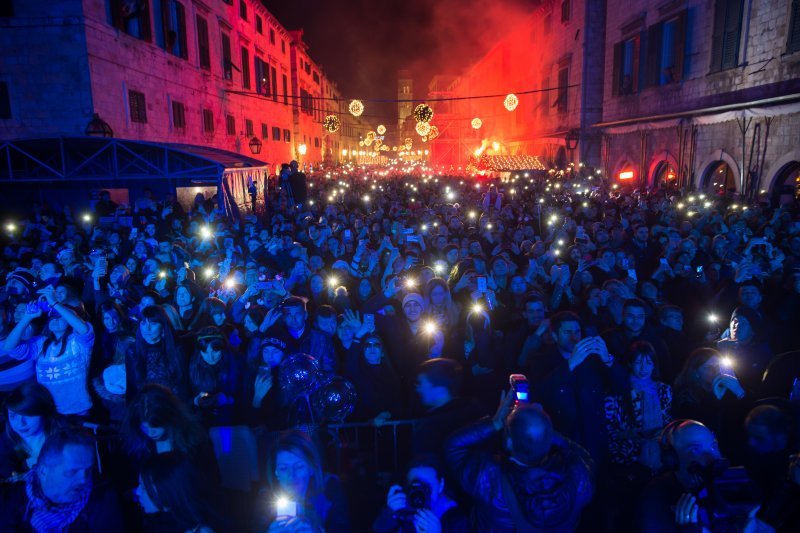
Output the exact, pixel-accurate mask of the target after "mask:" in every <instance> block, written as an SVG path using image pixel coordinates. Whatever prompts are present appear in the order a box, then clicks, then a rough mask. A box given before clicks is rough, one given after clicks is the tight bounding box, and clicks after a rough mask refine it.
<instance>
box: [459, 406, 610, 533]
mask: <svg viewBox="0 0 800 533" xmlns="http://www.w3.org/2000/svg"><path fill="white" fill-rule="evenodd" d="M514 398H515V396H514V395H513V394H507V395H506V396H505V398H503V400H502V401H501V403H500V407H499V408H498V409H497V413H496V414H495V415H494V417H493V418H492V419H484V420H482V421H480V422H478V423H476V424H475V425H472V426H469V427H467V428H464V429H462V430H461V431H459V432H457V433H456V434H454V435H453V436H452V437H451V438H450V439H449V440H448V442H447V445H446V446H445V453H446V456H447V461H448V463H449V465H450V467H451V469H452V470H453V472H455V473H456V474H457V476H458V479H459V481H460V482H461V485H462V487H463V488H464V490H465V491H467V493H468V494H470V495H471V496H472V498H473V504H474V517H475V526H476V530H477V531H481V532H483V531H487V532H488V531H491V532H493V533H496V532H509V533H510V532H515V531H519V532H532V531H572V530H574V529H575V528H576V527H577V525H578V521H579V520H580V515H581V510H582V509H583V507H584V506H585V505H586V504H587V503H588V502H589V500H590V499H591V497H592V493H593V490H594V488H593V480H592V461H591V458H590V457H589V454H588V453H587V452H586V450H584V449H583V448H581V447H580V446H578V445H577V444H575V443H574V442H572V441H569V440H567V439H566V438H564V437H562V436H561V435H559V434H558V433H556V432H555V431H554V430H553V425H552V423H551V422H550V417H549V416H547V413H545V412H544V410H543V409H542V408H541V407H539V406H535V405H523V406H520V407H517V408H516V409H514V410H513V412H511V411H512V409H513V407H514ZM509 413H511V414H509ZM501 429H503V430H504V432H503V440H504V445H505V448H506V451H507V453H506V454H504V455H502V456H499V457H497V456H491V455H490V454H489V453H488V452H486V451H484V445H485V444H486V443H487V441H489V440H490V439H492V438H493V437H494V436H495V435H496V434H497V432H499V431H500V430H501Z"/></svg>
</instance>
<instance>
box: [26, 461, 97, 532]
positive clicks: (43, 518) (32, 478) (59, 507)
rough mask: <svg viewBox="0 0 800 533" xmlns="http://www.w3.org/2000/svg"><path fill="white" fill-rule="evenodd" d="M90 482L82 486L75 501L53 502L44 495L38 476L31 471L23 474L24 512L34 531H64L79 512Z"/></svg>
mask: <svg viewBox="0 0 800 533" xmlns="http://www.w3.org/2000/svg"><path fill="white" fill-rule="evenodd" d="M91 492H92V486H91V484H87V485H85V486H84V487H82V488H81V489H80V491H79V493H78V496H77V499H76V500H75V501H70V502H65V503H55V502H52V501H50V500H49V499H48V498H47V496H45V494H44V491H43V490H42V486H41V483H40V481H39V477H38V476H37V475H36V474H35V473H34V472H33V471H31V472H28V473H27V474H25V495H26V496H27V497H28V506H27V508H26V510H25V514H26V515H27V516H28V522H29V523H30V525H31V527H32V528H33V530H34V531H64V530H66V529H68V528H69V526H70V524H72V523H73V522H74V521H75V519H76V518H77V517H78V515H79V514H81V511H83V509H84V507H86V503H87V502H88V501H89V495H90V494H91Z"/></svg>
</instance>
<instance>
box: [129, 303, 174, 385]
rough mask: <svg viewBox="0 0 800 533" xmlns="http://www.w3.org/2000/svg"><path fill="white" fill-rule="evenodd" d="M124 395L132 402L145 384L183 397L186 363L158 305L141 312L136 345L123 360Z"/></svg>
mask: <svg viewBox="0 0 800 533" xmlns="http://www.w3.org/2000/svg"><path fill="white" fill-rule="evenodd" d="M125 372H126V379H127V388H126V395H127V397H128V398H129V399H130V398H133V397H134V396H136V393H137V392H138V391H139V390H140V389H141V388H142V386H144V384H145V383H158V384H161V385H164V386H166V387H168V388H169V389H170V390H172V392H174V393H175V394H177V395H178V396H180V397H186V363H185V360H184V358H183V354H182V353H181V349H180V346H179V344H178V343H177V342H176V340H175V330H174V328H173V327H172V323H171V321H170V319H169V317H168V316H167V313H166V312H165V311H164V310H163V309H162V308H161V306H158V305H151V306H148V307H145V308H144V309H142V320H141V322H139V328H138V329H137V330H136V342H135V343H134V345H133V346H132V347H131V349H129V350H128V353H127V354H126V357H125Z"/></svg>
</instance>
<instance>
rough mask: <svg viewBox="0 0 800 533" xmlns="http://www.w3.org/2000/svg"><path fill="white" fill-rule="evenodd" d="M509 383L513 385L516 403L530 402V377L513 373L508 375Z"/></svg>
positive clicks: (512, 390)
mask: <svg viewBox="0 0 800 533" xmlns="http://www.w3.org/2000/svg"><path fill="white" fill-rule="evenodd" d="M508 384H509V385H510V386H511V393H512V394H513V395H514V403H515V404H516V405H519V404H520V403H528V402H529V401H530V400H529V392H530V388H529V385H528V378H526V377H525V375H523V374H511V375H510V376H509V377H508Z"/></svg>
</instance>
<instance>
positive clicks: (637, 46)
mask: <svg viewBox="0 0 800 533" xmlns="http://www.w3.org/2000/svg"><path fill="white" fill-rule="evenodd" d="M643 33H644V32H642V34H643ZM641 53H642V35H641V34H639V35H637V36H636V37H634V38H633V68H632V69H631V78H632V80H633V87H632V89H631V90H632V92H633V94H636V93H638V92H639V86H640V83H639V78H640V77H641V72H640V70H639V69H640V64H641V62H640V61H639V59H640V56H641Z"/></svg>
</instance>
